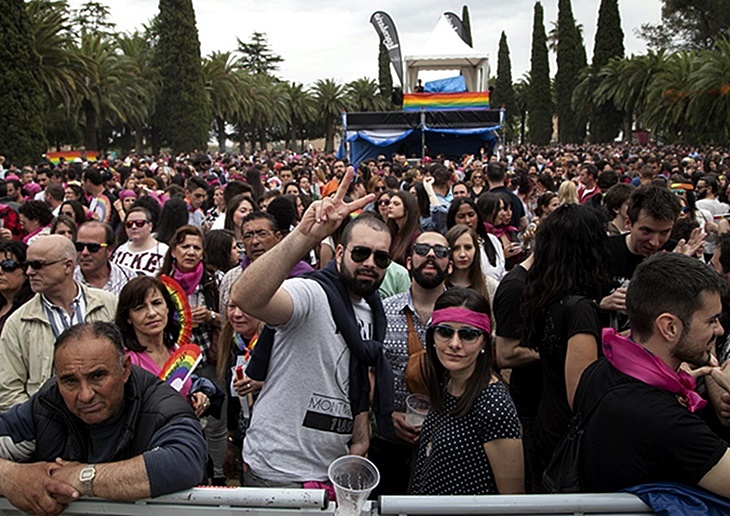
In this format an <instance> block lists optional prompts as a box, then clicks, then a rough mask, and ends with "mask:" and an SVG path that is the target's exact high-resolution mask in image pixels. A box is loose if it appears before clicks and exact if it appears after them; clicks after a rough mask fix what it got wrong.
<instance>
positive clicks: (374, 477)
mask: <svg viewBox="0 0 730 516" xmlns="http://www.w3.org/2000/svg"><path fill="white" fill-rule="evenodd" d="M327 476H328V477H329V479H330V481H331V482H332V484H333V485H334V487H335V496H336V497H337V511H336V512H335V514H336V515H337V516H360V512H361V511H362V508H363V505H365V501H366V500H367V499H368V496H370V492H371V491H372V490H373V489H374V488H375V486H377V485H378V483H379V482H380V472H379V471H378V468H376V467H375V464H373V463H372V462H370V461H369V460H367V459H366V458H364V457H360V456H359V455H345V456H344V457H340V458H339V459H337V460H335V461H334V462H333V463H332V464H330V467H329V469H328V470H327Z"/></svg>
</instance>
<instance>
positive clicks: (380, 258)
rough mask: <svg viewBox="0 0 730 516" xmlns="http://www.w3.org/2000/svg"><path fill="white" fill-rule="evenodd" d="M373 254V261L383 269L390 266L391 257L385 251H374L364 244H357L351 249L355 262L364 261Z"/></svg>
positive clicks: (351, 255)
mask: <svg viewBox="0 0 730 516" xmlns="http://www.w3.org/2000/svg"><path fill="white" fill-rule="evenodd" d="M371 254H372V255H373V261H374V262H375V265H377V266H378V267H380V268H381V269H387V268H388V265H390V261H391V258H390V255H389V254H388V253H386V252H385V251H373V250H372V249H371V248H369V247H365V246H364V245H356V246H355V247H353V248H352V249H350V257H351V258H352V261H353V262H355V263H362V262H364V261H365V260H367V259H368V258H370V255H371Z"/></svg>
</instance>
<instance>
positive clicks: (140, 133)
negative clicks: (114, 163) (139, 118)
mask: <svg viewBox="0 0 730 516" xmlns="http://www.w3.org/2000/svg"><path fill="white" fill-rule="evenodd" d="M134 150H135V151H136V152H137V154H142V152H143V151H144V127H143V126H142V124H137V126H136V127H135V128H134Z"/></svg>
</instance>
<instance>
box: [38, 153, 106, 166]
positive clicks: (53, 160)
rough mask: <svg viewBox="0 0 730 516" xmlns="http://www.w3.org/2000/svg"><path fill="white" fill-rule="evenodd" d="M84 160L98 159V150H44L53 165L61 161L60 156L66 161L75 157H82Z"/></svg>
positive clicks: (70, 160) (71, 160)
mask: <svg viewBox="0 0 730 516" xmlns="http://www.w3.org/2000/svg"><path fill="white" fill-rule="evenodd" d="M84 157H86V161H98V160H99V152H98V151H62V152H46V158H48V161H50V162H51V163H53V164H54V165H58V164H59V163H60V162H61V158H64V159H65V160H66V163H71V162H73V160H75V159H76V158H81V159H84Z"/></svg>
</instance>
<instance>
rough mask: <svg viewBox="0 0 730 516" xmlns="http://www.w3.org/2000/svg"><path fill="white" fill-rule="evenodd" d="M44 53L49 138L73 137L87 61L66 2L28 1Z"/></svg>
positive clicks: (37, 44) (37, 42)
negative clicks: (78, 48) (77, 44)
mask: <svg viewBox="0 0 730 516" xmlns="http://www.w3.org/2000/svg"><path fill="white" fill-rule="evenodd" d="M26 9H27V12H28V16H29V18H30V21H31V26H32V30H33V36H34V39H35V51H36V52H37V53H38V56H39V57H40V73H39V78H40V81H41V84H42V86H43V89H44V90H45V93H46V121H47V126H48V131H49V133H51V135H52V136H51V137H50V138H49V140H55V143H56V146H57V147H58V146H60V143H61V142H60V141H59V139H61V138H63V139H67V138H70V137H71V133H72V132H73V131H72V129H71V128H75V127H76V126H77V121H76V120H75V119H74V118H73V113H72V110H73V106H74V105H75V103H76V102H77V100H78V94H79V89H78V86H79V78H80V77H81V76H82V68H83V63H82V61H81V59H80V58H79V56H78V53H77V52H76V47H75V45H74V41H73V37H72V34H71V31H70V28H69V27H70V24H69V11H68V6H67V5H66V2H62V1H55V2H48V1H42V0H31V1H30V2H28V3H27V4H26Z"/></svg>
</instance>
